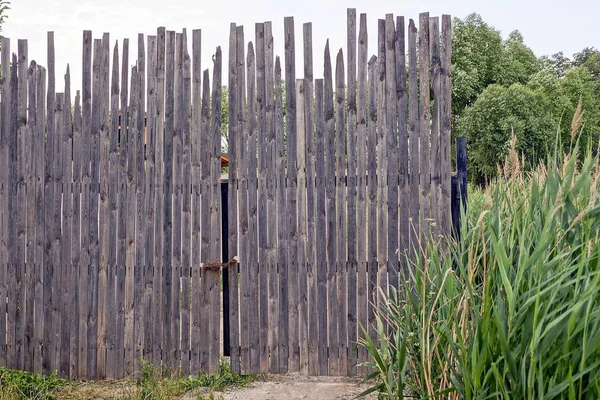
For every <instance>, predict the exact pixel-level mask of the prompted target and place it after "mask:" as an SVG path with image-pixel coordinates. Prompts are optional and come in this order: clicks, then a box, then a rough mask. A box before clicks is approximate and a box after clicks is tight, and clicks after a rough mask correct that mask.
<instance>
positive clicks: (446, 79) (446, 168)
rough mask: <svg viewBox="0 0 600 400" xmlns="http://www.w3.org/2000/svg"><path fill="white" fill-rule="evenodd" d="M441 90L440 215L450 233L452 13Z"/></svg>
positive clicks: (446, 20) (445, 18) (446, 25)
mask: <svg viewBox="0 0 600 400" xmlns="http://www.w3.org/2000/svg"><path fill="white" fill-rule="evenodd" d="M441 47H442V48H441V92H442V95H441V97H442V106H441V110H440V120H441V124H440V143H441V152H442V155H441V159H442V164H443V165H442V199H443V200H442V201H443V212H442V215H441V217H440V219H441V224H442V227H443V228H444V233H445V234H446V235H449V234H450V230H451V228H450V226H451V222H450V221H451V217H450V204H451V201H450V191H451V190H450V184H451V181H450V173H451V157H450V151H451V149H452V145H451V143H450V137H451V132H450V123H451V119H452V108H451V103H452V77H451V60H452V18H451V16H450V15H442V46H441Z"/></svg>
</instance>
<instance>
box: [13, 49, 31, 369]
mask: <svg viewBox="0 0 600 400" xmlns="http://www.w3.org/2000/svg"><path fill="white" fill-rule="evenodd" d="M17 48H18V59H17V60H18V61H17V62H18V79H17V101H18V106H17V114H16V116H17V120H16V124H15V130H16V133H17V152H16V159H15V161H16V164H15V166H16V179H17V180H16V181H15V184H16V186H15V189H13V190H16V192H17V202H16V211H17V212H16V213H15V214H13V215H15V216H16V220H17V221H16V232H15V234H16V246H15V247H14V249H15V250H14V251H16V253H17V254H16V257H15V261H16V263H15V268H16V271H15V272H16V274H15V278H16V280H15V281H14V284H15V285H16V286H17V288H16V297H15V298H14V301H16V302H17V307H16V313H15V324H16V326H15V366H16V368H17V369H23V368H24V367H25V350H26V349H25V320H26V310H25V307H26V304H25V299H26V297H25V292H26V288H25V286H26V283H25V280H26V265H25V261H26V259H25V256H26V254H25V253H26V240H25V239H26V237H25V234H26V229H27V201H26V198H27V196H26V179H27V178H26V174H27V172H26V169H27V150H28V149H27V131H28V127H27V67H28V60H27V40H24V39H19V40H18V42H17Z"/></svg>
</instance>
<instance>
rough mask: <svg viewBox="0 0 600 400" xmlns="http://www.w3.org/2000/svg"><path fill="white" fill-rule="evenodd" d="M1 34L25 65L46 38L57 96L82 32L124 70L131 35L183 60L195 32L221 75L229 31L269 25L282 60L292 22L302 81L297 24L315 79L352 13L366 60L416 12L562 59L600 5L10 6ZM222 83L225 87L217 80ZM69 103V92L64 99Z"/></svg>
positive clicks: (211, 1) (65, 2)
mask: <svg viewBox="0 0 600 400" xmlns="http://www.w3.org/2000/svg"><path fill="white" fill-rule="evenodd" d="M12 3H13V4H12V9H11V10H9V11H8V20H7V21H6V23H5V25H4V28H3V34H4V36H5V37H9V38H11V40H12V41H11V51H13V52H16V49H17V43H16V39H28V40H29V60H33V59H35V60H36V61H37V62H38V63H40V64H42V65H47V63H46V54H47V53H46V37H47V32H48V31H54V37H55V50H56V75H57V80H56V91H57V92H58V91H61V90H62V88H63V85H62V78H61V77H62V75H63V74H64V70H65V69H66V65H67V63H70V65H71V74H72V87H73V89H79V88H80V87H81V38H82V31H83V30H85V29H89V30H92V33H93V36H94V38H101V37H102V33H103V32H110V39H111V55H112V46H114V43H115V41H117V40H118V42H119V46H120V47H119V48H120V49H121V43H122V40H123V38H129V39H130V56H129V60H130V63H132V60H133V62H135V59H136V58H137V56H136V54H137V34H138V33H144V34H146V35H147V34H156V28H157V27H158V26H165V27H166V28H167V29H169V30H177V31H178V32H180V31H181V29H182V28H187V29H188V32H189V33H188V43H189V46H190V53H191V30H192V29H198V28H199V29H202V69H205V68H209V67H210V68H211V69H212V61H211V56H212V54H214V51H215V48H216V46H217V45H220V46H222V49H223V55H224V60H223V67H224V68H223V70H224V71H223V72H224V73H225V72H226V70H227V69H226V65H227V64H226V62H227V44H228V35H229V24H230V23H231V22H235V23H237V24H238V25H243V26H244V28H245V29H244V32H245V39H246V41H248V40H253V39H254V23H256V22H264V21H272V23H273V36H274V41H275V55H281V56H283V44H282V41H283V18H284V17H286V16H293V17H295V29H296V32H295V35H296V62H297V70H296V71H297V72H296V76H297V77H298V78H300V77H302V68H301V65H302V24H303V23H304V22H312V23H313V44H314V48H313V53H314V71H315V74H314V75H315V78H318V77H321V76H322V74H323V47H324V45H325V40H326V39H328V38H329V39H330V44H331V53H332V57H335V54H336V52H337V49H339V48H344V54H346V52H345V45H346V9H347V7H356V8H357V14H360V13H367V17H368V20H367V21H368V28H369V53H371V54H373V53H375V51H376V47H375V44H376V43H375V40H376V32H377V19H378V18H383V17H384V15H385V14H386V13H393V14H394V15H404V16H405V17H406V23H408V19H409V18H413V19H415V20H417V21H418V15H419V13H420V12H423V11H428V12H430V14H431V16H436V15H439V16H441V15H442V14H451V15H452V16H455V17H460V18H463V17H465V16H466V15H468V14H469V13H472V12H477V13H479V14H481V15H482V17H483V19H484V20H485V21H486V22H488V23H489V24H490V25H492V26H494V27H495V28H496V29H499V30H500V31H501V32H502V35H503V37H506V35H508V33H509V32H510V31H512V30H514V29H519V30H520V31H521V33H522V34H523V36H524V37H525V42H526V44H527V45H528V46H530V47H531V48H532V49H533V50H534V52H535V53H536V55H538V56H540V55H543V54H553V53H556V52H558V51H564V52H565V54H566V55H568V56H570V55H572V54H573V53H574V52H576V51H579V50H581V49H582V48H583V47H586V46H594V47H596V48H600V33H599V31H598V27H599V26H600V2H599V1H598V0H580V1H565V0H560V1H558V0H503V1H498V0H494V1H485V0H452V1H444V0H421V1H417V0H404V1H391V0H366V1H363V2H357V1H355V0H346V1H341V0H299V1H286V0H279V1H277V0H270V1H269V0H255V1H239V0H238V1H236V0H200V1H198V0H195V1H191V0H170V1H164V0H163V1H159V0H144V1H141V0H102V1H97V0H12ZM223 82H224V83H226V82H227V81H226V79H224V80H223ZM72 93H73V95H74V93H75V90H73V91H72Z"/></svg>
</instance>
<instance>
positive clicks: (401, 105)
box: [396, 17, 410, 282]
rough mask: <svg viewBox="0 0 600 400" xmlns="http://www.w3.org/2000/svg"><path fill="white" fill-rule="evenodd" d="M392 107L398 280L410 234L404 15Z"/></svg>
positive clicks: (400, 19) (399, 30) (399, 23)
mask: <svg viewBox="0 0 600 400" xmlns="http://www.w3.org/2000/svg"><path fill="white" fill-rule="evenodd" d="M396 106H397V108H398V110H397V120H398V148H399V152H400V153H399V157H400V164H399V166H398V185H399V201H398V205H399V207H400V212H399V215H398V220H399V226H400V230H399V239H398V240H399V250H400V270H401V271H402V272H401V273H402V275H401V277H402V278H401V280H400V282H405V281H406V280H407V278H408V277H407V275H406V273H407V272H408V271H407V267H408V266H407V263H406V256H407V252H408V248H409V247H408V246H409V236H410V220H409V215H410V212H409V210H410V197H409V196H410V192H409V181H408V126H407V121H408V118H407V112H408V103H407V97H406V45H405V34H404V17H397V18H396Z"/></svg>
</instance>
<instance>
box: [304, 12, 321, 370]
mask: <svg viewBox="0 0 600 400" xmlns="http://www.w3.org/2000/svg"><path fill="white" fill-rule="evenodd" d="M303 45H304V120H305V123H304V125H305V129H306V140H305V143H306V209H307V228H308V237H307V242H306V243H307V245H306V248H307V258H306V263H307V265H306V274H307V278H306V279H307V281H308V282H307V286H308V374H309V375H313V376H314V375H318V374H319V330H318V329H319V326H318V316H319V309H318V295H317V262H318V258H317V255H316V251H315V250H316V240H315V219H316V209H315V187H316V186H315V109H314V107H315V104H314V97H313V96H314V84H313V53H312V24H311V23H310V22H308V23H305V24H304V25H303Z"/></svg>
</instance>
